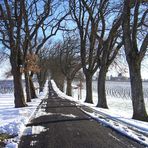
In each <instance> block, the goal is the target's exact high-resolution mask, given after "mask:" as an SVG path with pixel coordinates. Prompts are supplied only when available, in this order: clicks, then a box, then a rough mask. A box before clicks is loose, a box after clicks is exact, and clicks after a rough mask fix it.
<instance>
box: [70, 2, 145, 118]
mask: <svg viewBox="0 0 148 148" xmlns="http://www.w3.org/2000/svg"><path fill="white" fill-rule="evenodd" d="M115 2H116V4H115ZM147 5H148V4H147V3H146V2H145V1H140V0H139V1H138V0H137V1H130V2H129V1H128V0H124V2H123V1H109V0H100V1H97V0H92V1H85V0H73V1H70V10H71V16H72V19H73V21H74V22H75V23H76V25H77V27H78V31H79V37H80V53H81V61H82V68H83V72H84V74H85V77H86V91H87V93H86V102H88V103H92V76H93V74H94V73H95V72H96V70H97V69H98V68H99V77H98V104H97V106H98V107H103V108H107V102H106V95H105V78H106V73H107V71H108V68H109V66H110V65H111V63H112V62H113V60H114V59H115V57H116V55H117V53H118V51H119V49H121V47H123V49H124V50H125V55H126V60H127V63H128V65H129V72H130V79H131V90H132V102H133V118H135V119H140V120H148V116H147V113H146V109H145V103H144V98H143V88H142V79H141V71H140V70H141V62H142V60H143V58H144V56H145V54H146V52H147V46H148V32H147V27H148V26H147V17H146V16H147V13H148V11H147V9H146V7H147Z"/></svg>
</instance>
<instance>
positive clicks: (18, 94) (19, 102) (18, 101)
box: [10, 56, 27, 108]
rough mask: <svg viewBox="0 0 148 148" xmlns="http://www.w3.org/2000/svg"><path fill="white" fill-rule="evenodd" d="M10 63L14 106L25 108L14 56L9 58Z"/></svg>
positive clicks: (18, 68) (19, 74)
mask: <svg viewBox="0 0 148 148" xmlns="http://www.w3.org/2000/svg"><path fill="white" fill-rule="evenodd" d="M10 63H11V66H12V74H13V82H14V97H15V100H14V104H15V107H16V108H18V107H25V106H27V105H26V103H25V97H24V92H23V87H22V78H21V76H22V74H21V73H20V67H19V66H18V63H17V61H16V60H15V59H14V56H10Z"/></svg>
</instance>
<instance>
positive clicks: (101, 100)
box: [97, 66, 108, 108]
mask: <svg viewBox="0 0 148 148" xmlns="http://www.w3.org/2000/svg"><path fill="white" fill-rule="evenodd" d="M107 69H108V68H107V67H106V66H102V67H101V68H100V71H99V77H98V103H97V106H98V107H102V108H108V106H107V99H106V93H105V81H106V73H107Z"/></svg>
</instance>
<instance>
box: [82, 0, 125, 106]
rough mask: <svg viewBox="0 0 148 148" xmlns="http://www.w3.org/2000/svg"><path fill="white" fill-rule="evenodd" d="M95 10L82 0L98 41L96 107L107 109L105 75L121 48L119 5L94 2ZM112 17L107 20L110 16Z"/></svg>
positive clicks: (109, 2) (104, 0) (105, 1)
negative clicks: (94, 27)
mask: <svg viewBox="0 0 148 148" xmlns="http://www.w3.org/2000/svg"><path fill="white" fill-rule="evenodd" d="M93 2H94V5H95V7H96V8H95V10H94V9H92V8H93V7H90V2H86V1H84V0H82V3H83V5H84V7H85V8H86V10H87V12H88V13H89V16H90V18H91V19H90V20H91V22H92V24H94V26H98V27H97V28H96V32H95V33H96V38H97V40H98V48H97V53H98V54H97V56H98V61H96V62H97V63H98V64H99V76H98V104H97V106H98V107H102V108H108V106H107V101H106V94H105V81H106V73H107V71H108V68H109V66H110V65H111V63H112V62H113V60H114V59H115V57H116V55H117V53H118V51H119V49H120V48H121V47H122V44H123V43H122V40H121V36H120V34H121V29H120V28H121V27H120V26H121V22H122V15H121V9H120V7H121V4H120V5H119V4H118V5H117V4H116V5H114V4H113V3H112V1H109V0H101V1H99V2H98V1H96V0H94V1H93ZM111 15H112V16H113V17H112V19H111V20H109V18H110V16H111Z"/></svg>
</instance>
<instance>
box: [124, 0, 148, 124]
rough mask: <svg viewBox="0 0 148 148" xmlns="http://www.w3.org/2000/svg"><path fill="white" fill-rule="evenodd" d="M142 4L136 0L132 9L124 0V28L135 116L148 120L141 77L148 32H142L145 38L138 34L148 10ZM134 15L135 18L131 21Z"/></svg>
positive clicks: (143, 24) (147, 43)
mask: <svg viewBox="0 0 148 148" xmlns="http://www.w3.org/2000/svg"><path fill="white" fill-rule="evenodd" d="M140 5H141V3H140V1H136V2H135V4H134V5H133V9H134V10H133V11H131V5H130V3H129V1H128V0H124V8H123V24H122V28H123V41H124V47H125V48H124V49H125V54H126V60H127V62H128V65H129V72H130V80H131V92H132V104H133V118H134V119H138V120H143V121H148V115H147V112H146V109H145V102H144V97H143V87H142V79H141V61H142V59H143V58H144V56H145V53H146V51H147V46H148V33H147V32H146V33H144V34H142V35H143V38H141V39H140V40H139V41H138V36H140V33H141V32H142V30H140V31H139V27H143V26H145V23H144V22H145V21H144V20H145V16H146V14H147V12H146V10H142V7H141V9H140ZM140 12H141V14H140ZM132 13H133V14H132ZM132 16H133V18H132V21H131V17H132ZM140 18H141V19H140ZM144 28H145V27H144ZM144 32H145V31H144ZM137 42H140V43H141V46H139V45H138V43H137Z"/></svg>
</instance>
